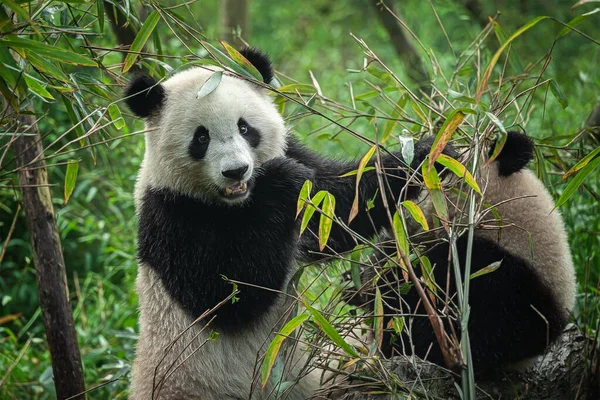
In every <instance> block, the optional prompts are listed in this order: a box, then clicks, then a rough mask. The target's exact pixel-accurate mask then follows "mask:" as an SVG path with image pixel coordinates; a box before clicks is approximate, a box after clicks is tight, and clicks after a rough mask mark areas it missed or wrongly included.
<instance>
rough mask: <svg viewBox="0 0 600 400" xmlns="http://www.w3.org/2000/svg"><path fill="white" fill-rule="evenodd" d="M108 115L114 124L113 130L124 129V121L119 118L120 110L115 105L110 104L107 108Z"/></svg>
mask: <svg viewBox="0 0 600 400" xmlns="http://www.w3.org/2000/svg"><path fill="white" fill-rule="evenodd" d="M108 115H110V119H112V120H113V121H114V122H115V128H117V129H118V130H121V129H123V128H124V127H125V120H123V117H122V116H121V110H119V107H118V106H117V105H116V104H111V105H110V106H108Z"/></svg>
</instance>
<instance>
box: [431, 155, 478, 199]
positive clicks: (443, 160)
mask: <svg viewBox="0 0 600 400" xmlns="http://www.w3.org/2000/svg"><path fill="white" fill-rule="evenodd" d="M437 162H439V163H440V164H442V165H443V166H444V167H446V168H448V169H449V170H450V171H452V172H453V173H454V174H455V175H456V176H458V177H459V178H462V179H464V180H465V182H467V185H469V186H471V187H472V188H473V190H475V191H476V192H477V193H479V194H482V193H481V189H479V185H478V184H477V182H476V181H475V178H473V175H471V173H470V172H469V170H468V169H467V168H466V167H465V166H464V165H462V164H461V163H459V162H458V161H456V160H455V159H454V158H452V157H450V156H447V155H445V154H440V156H439V157H438V159H437Z"/></svg>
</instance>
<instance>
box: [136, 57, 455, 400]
mask: <svg viewBox="0 0 600 400" xmlns="http://www.w3.org/2000/svg"><path fill="white" fill-rule="evenodd" d="M242 54H243V55H244V56H245V57H246V58H247V59H248V60H249V61H250V62H251V63H252V64H254V65H255V66H256V67H257V69H258V70H259V71H260V73H261V74H262V76H263V78H264V82H266V83H268V82H270V81H271V80H272V79H273V70H272V67H271V63H270V60H269V59H268V58H267V57H266V56H265V55H264V54H263V53H261V52H260V51H257V50H254V49H246V50H244V51H243V52H242ZM213 73H215V68H210V69H207V68H191V69H188V70H186V71H183V72H178V73H176V74H174V75H173V76H171V77H169V78H168V79H166V80H164V81H161V82H159V81H156V80H155V79H153V78H150V77H147V76H139V77H136V78H134V79H132V81H131V82H130V84H129V86H128V88H127V89H126V93H125V101H126V103H127V105H128V106H129V108H130V110H131V111H132V112H133V113H134V114H135V115H136V116H138V117H141V118H144V119H145V122H146V128H147V129H146V134H145V144H146V148H145V155H144V159H143V162H142V165H141V167H140V171H139V175H138V179H137V183H136V187H135V196H134V197H135V204H136V212H137V216H138V219H139V222H138V252H137V256H138V260H139V268H138V277H137V282H136V288H137V293H138V295H139V311H140V316H139V326H140V334H139V339H138V343H137V347H136V356H135V360H134V362H133V366H132V381H131V387H130V398H131V399H133V400H139V399H150V398H166V399H198V398H201V399H203V400H224V399H237V400H240V399H248V398H253V399H263V398H273V397H274V395H273V391H274V384H273V383H272V382H270V381H269V384H268V385H267V387H266V388H264V389H262V390H261V389H260V384H259V382H258V380H257V373H256V372H257V370H258V368H257V363H259V360H260V357H262V355H263V354H264V351H265V349H266V346H268V344H269V342H270V341H271V339H272V338H273V337H274V336H273V335H274V332H277V331H278V327H280V326H281V325H282V324H283V323H284V322H285V321H286V318H288V317H289V315H290V312H289V307H288V306H287V304H286V302H285V299H286V296H284V295H283V294H282V292H285V290H286V286H287V284H288V282H289V280H290V278H291V277H292V275H293V274H294V273H295V271H296V265H297V263H298V261H300V260H314V259H317V258H319V255H320V254H322V253H321V252H319V247H318V240H317V239H316V237H315V235H310V234H304V235H303V236H302V238H301V239H299V235H298V233H299V229H298V228H299V227H298V225H299V220H297V219H296V206H297V202H298V195H299V192H300V190H301V188H302V186H303V184H304V182H305V181H306V180H311V181H312V182H313V192H316V190H327V191H329V192H330V193H332V194H333V195H334V196H335V197H336V199H337V205H336V210H335V211H336V215H337V216H339V217H340V218H341V219H342V220H344V221H347V220H348V215H349V213H350V210H351V207H352V202H353V199H354V195H355V189H356V188H355V185H356V180H355V178H354V177H352V176H350V177H341V175H343V174H345V173H347V172H350V171H352V170H355V169H356V168H357V165H358V162H357V161H355V162H341V161H338V160H333V159H329V158H325V157H322V156H319V155H317V154H315V153H313V152H311V151H310V150H308V149H307V148H305V147H303V146H301V145H300V144H299V143H298V141H297V140H295V139H294V138H293V137H292V136H291V135H290V134H288V132H287V129H286V126H285V124H284V120H283V118H282V116H281V115H280V114H279V113H278V112H277V110H276V108H275V106H274V104H273V102H272V100H271V97H270V95H269V93H268V91H267V90H265V88H264V87H261V86H260V85H258V84H255V83H252V82H249V81H247V80H244V79H241V78H239V77H237V76H234V75H230V74H229V73H227V72H225V73H224V74H223V76H222V79H221V81H220V83H219V85H218V86H217V87H216V89H214V90H213V91H212V92H211V93H210V94H208V95H206V96H204V97H201V98H196V97H197V93H198V92H199V90H200V88H201V87H202V86H203V84H204V83H205V82H206V81H207V80H208V79H209V77H210V76H211V75H212V74H213ZM423 146H429V144H428V143H420V142H418V143H417V144H416V148H417V149H420V148H421V147H423ZM448 151H450V150H448ZM425 153H426V151H423V154H425ZM378 159H379V160H380V162H377V168H376V169H369V170H368V171H366V172H365V173H364V175H363V177H362V180H361V182H360V187H359V192H360V196H359V200H360V201H359V214H358V215H357V217H356V218H355V219H354V220H353V221H352V223H351V224H350V225H349V228H350V229H352V230H353V231H355V232H357V233H358V234H359V235H361V236H362V237H371V236H373V235H374V234H376V233H378V231H379V230H380V229H382V228H385V227H386V226H387V225H388V221H389V217H388V212H387V210H386V209H385V207H384V206H383V203H382V200H381V198H382V194H383V193H385V194H387V196H388V200H389V202H390V204H392V205H393V204H394V203H395V202H396V201H397V200H398V196H399V194H400V193H403V194H404V196H405V198H416V197H417V196H418V195H419V193H420V190H419V188H418V185H416V184H412V183H411V182H410V181H409V179H408V177H409V175H408V169H407V166H406V165H405V164H404V163H403V161H402V158H401V156H400V155H399V154H397V153H384V152H382V154H381V157H380V158H378ZM420 161H422V160H415V161H414V162H417V163H418V162H420ZM371 165H372V166H373V165H375V162H373V163H371ZM380 179H383V180H386V181H387V183H386V185H385V187H386V190H384V191H380V190H379V189H378V188H379V184H378V182H379V180H380ZM376 193H378V196H377V197H376V200H375V207H374V208H372V209H371V210H370V211H367V202H368V201H369V200H371V199H373V198H374V197H375V194H376ZM313 219H314V220H315V221H314V223H313V222H311V224H312V225H310V226H309V228H310V230H312V231H313V232H317V226H316V225H314V224H315V223H316V224H318V221H317V220H318V219H317V218H313ZM355 246H356V241H355V240H354V237H353V236H352V235H350V234H349V233H348V232H347V230H346V229H344V228H343V227H341V226H337V225H335V226H334V227H333V229H332V231H331V235H330V238H329V241H328V247H327V249H326V252H328V253H329V254H333V253H340V252H345V251H350V250H352V249H353V248H354V247H355ZM232 281H235V285H234V284H233V283H232ZM235 286H237V287H238V289H239V293H238V294H237V295H236V296H235V297H233V298H232V297H231V294H232V292H233V290H234V287H235ZM201 316H204V318H202V319H200V320H197V319H198V318H199V317H201ZM296 360H297V362H296V363H295V364H296V365H299V366H302V363H303V361H304V356H303V355H302V353H301V351H299V354H298V355H297V357H296ZM286 374H287V375H285V376H284V377H283V378H282V379H283V380H298V383H297V384H296V385H294V386H290V387H288V388H287V389H286V390H285V392H284V393H283V394H282V395H281V397H280V398H288V399H304V398H308V397H310V396H311V395H312V394H313V393H314V391H315V390H317V389H318V388H319V382H318V379H315V378H313V376H312V375H310V374H308V375H307V374H305V369H303V368H301V367H298V368H292V370H290V371H286ZM298 375H300V376H298ZM304 375H307V376H304Z"/></svg>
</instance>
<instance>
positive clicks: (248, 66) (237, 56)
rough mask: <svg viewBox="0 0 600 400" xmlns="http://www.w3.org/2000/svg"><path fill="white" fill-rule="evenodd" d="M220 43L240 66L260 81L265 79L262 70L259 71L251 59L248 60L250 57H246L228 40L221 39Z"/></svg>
mask: <svg viewBox="0 0 600 400" xmlns="http://www.w3.org/2000/svg"><path fill="white" fill-rule="evenodd" d="M219 43H221V46H223V47H224V48H225V51H227V54H229V57H231V59H232V60H233V61H235V62H236V63H237V64H238V65H239V66H240V67H242V68H244V69H245V70H246V71H248V72H249V73H250V75H252V76H253V77H254V79H256V80H257V81H259V82H262V80H263V77H262V75H261V74H260V72H258V70H257V69H256V67H255V66H254V65H252V63H251V62H250V61H248V59H247V58H246V57H244V56H243V55H242V54H241V53H240V52H239V51H237V50H236V49H234V48H233V47H232V46H231V45H229V44H228V43H227V42H224V41H222V40H221V41H219Z"/></svg>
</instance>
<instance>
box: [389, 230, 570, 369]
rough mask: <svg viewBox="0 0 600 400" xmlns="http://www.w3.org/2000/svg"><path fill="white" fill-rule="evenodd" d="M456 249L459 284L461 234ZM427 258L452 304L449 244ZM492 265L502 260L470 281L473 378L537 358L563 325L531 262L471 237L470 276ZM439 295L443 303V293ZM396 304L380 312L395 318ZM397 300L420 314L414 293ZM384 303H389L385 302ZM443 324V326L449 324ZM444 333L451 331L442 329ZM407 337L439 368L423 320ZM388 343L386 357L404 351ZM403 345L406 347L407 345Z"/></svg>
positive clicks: (414, 324) (419, 319)
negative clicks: (395, 351) (523, 360)
mask: <svg viewBox="0 0 600 400" xmlns="http://www.w3.org/2000/svg"><path fill="white" fill-rule="evenodd" d="M457 247H458V253H459V255H460V256H459V259H460V265H461V269H462V270H463V271H462V272H463V279H465V277H464V262H465V258H466V251H467V237H466V235H464V236H462V237H461V238H459V239H458V242H457ZM426 255H427V257H428V258H429V260H430V261H431V264H432V265H434V268H435V269H434V276H435V280H436V284H437V286H438V287H440V288H445V287H446V283H447V277H448V276H450V282H449V287H450V292H449V295H450V296H451V298H453V299H454V302H455V304H456V302H457V299H456V295H455V293H456V285H455V281H454V274H453V273H452V271H450V274H448V268H449V266H448V258H449V244H448V243H444V244H441V245H438V246H436V247H435V248H433V249H431V250H430V251H429V252H427V253H426ZM496 261H502V263H501V265H500V267H499V268H498V269H497V270H495V271H493V272H489V273H487V274H484V275H481V276H478V277H475V278H473V279H472V280H471V283H470V293H469V305H470V307H471V310H470V317H469V324H468V326H469V337H470V343H471V352H472V355H473V364H474V367H475V372H476V373H477V374H485V373H486V372H490V371H492V370H493V369H495V368H498V367H501V366H504V365H506V364H510V363H514V362H517V361H520V360H522V359H524V358H528V357H532V356H535V355H537V354H540V353H542V352H543V351H544V349H545V348H546V347H547V345H548V343H549V342H551V341H553V340H554V339H555V338H556V337H557V336H558V335H559V334H560V332H561V331H562V329H563V328H564V326H565V325H566V323H567V321H566V320H565V318H564V312H563V311H562V310H559V308H558V306H557V303H556V301H555V299H554V297H553V295H552V291H551V290H550V289H549V288H548V287H546V285H544V284H543V282H542V281H541V279H540V277H539V276H538V275H537V273H536V271H535V270H534V269H533V267H532V266H531V264H530V263H528V262H527V261H526V260H523V259H521V258H519V257H516V256H514V255H512V254H510V253H508V252H507V251H506V250H504V249H502V248H501V247H499V246H498V245H496V244H495V243H494V242H493V241H491V240H488V239H484V238H477V237H475V239H474V242H473V253H472V265H471V268H472V269H471V273H474V272H476V271H479V270H481V269H482V268H485V267H487V266H489V265H490V264H492V263H494V262H496ZM388 292H389V288H388ZM438 294H440V293H438ZM441 296H442V298H443V296H444V295H443V293H442V294H441ZM399 300H400V299H399V298H398V297H397V296H396V303H395V305H394V307H393V309H391V308H389V307H388V308H387V309H386V310H384V311H385V312H386V313H387V314H394V313H398V310H399V309H401V307H400V301H399ZM402 300H403V302H404V307H403V308H402V311H403V312H405V313H411V314H415V313H416V314H424V313H425V312H424V310H423V307H422V305H421V304H420V303H419V296H418V294H417V293H416V291H415V290H414V288H413V289H411V290H410V292H409V293H408V294H406V295H403V296H402ZM388 304H393V303H390V302H389V301H388ZM406 304H408V305H409V306H410V307H411V309H410V310H407V307H406ZM437 306H438V308H440V309H441V308H442V307H443V303H442V302H440V301H438V304H437ZM454 314H455V315H454V317H455V319H454V321H453V324H454V328H455V331H456V332H457V334H460V330H459V329H460V323H459V322H458V320H457V319H456V313H454ZM444 323H445V325H446V327H448V326H449V323H450V321H449V319H446V320H445V322H444ZM407 325H409V324H407ZM447 332H448V333H450V332H451V331H449V330H448V329H447ZM410 334H411V338H412V344H413V345H414V348H415V353H416V354H417V355H418V356H420V357H424V356H425V354H426V353H427V351H428V350H429V355H428V357H427V358H428V359H429V360H430V361H432V362H436V363H443V360H442V357H441V352H440V350H439V345H438V344H437V342H436V340H435V336H434V335H433V332H432V329H431V325H430V324H429V321H428V319H427V317H425V316H423V317H420V316H419V317H415V318H412V329H411V331H410ZM390 338H391V335H390V334H389V333H388V335H387V336H386V339H387V340H388V341H387V342H386V343H384V346H383V347H384V349H383V350H384V352H386V353H387V355H390V353H391V350H392V348H394V349H395V350H397V351H400V352H401V351H403V350H404V351H406V350H405V349H401V348H400V341H398V340H397V341H396V343H395V345H394V346H390V342H389V339H390ZM405 339H406V338H405ZM404 343H405V344H406V343H407V342H406V340H405V341H404ZM432 343H433V345H432Z"/></svg>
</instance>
